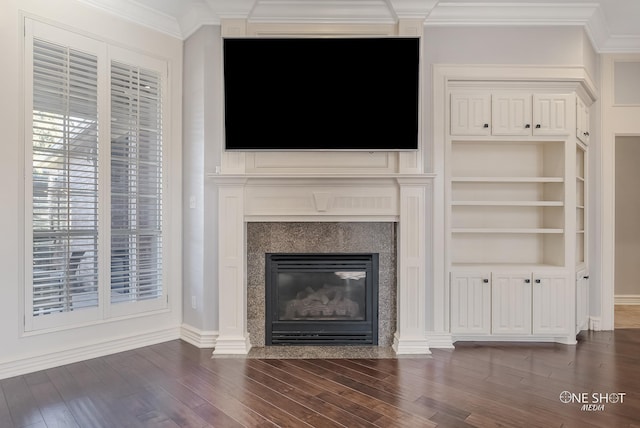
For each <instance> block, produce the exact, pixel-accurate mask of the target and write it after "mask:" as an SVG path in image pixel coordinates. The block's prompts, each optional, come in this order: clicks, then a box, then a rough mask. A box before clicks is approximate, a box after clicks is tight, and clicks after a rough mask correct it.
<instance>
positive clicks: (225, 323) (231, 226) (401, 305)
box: [208, 173, 435, 355]
mask: <svg viewBox="0 0 640 428" xmlns="http://www.w3.org/2000/svg"><path fill="white" fill-rule="evenodd" d="M208 178H209V179H210V181H211V183H212V184H214V185H215V186H216V187H217V190H218V219H217V220H218V290H219V297H218V299H219V300H218V302H219V336H218V339H217V341H216V346H215V349H214V354H215V355H223V354H246V353H248V352H249V349H250V348H251V344H250V341H249V335H248V333H247V309H246V308H247V284H246V262H247V260H246V227H245V224H246V223H247V222H252V221H279V222H287V221H296V222H299V221H309V222H310V221H319V222H323V221H324V222H344V221H350V222H367V221H389V222H397V223H398V245H397V248H398V257H397V275H398V277H397V289H398V296H397V314H398V319H397V331H396V333H395V335H394V343H393V349H394V350H395V352H396V353H397V354H428V353H430V351H429V345H428V342H427V331H426V313H427V308H428V305H427V300H426V295H427V293H426V290H427V288H428V281H429V280H430V275H428V273H427V266H428V265H429V264H430V263H429V262H428V261H429V260H430V257H431V248H432V206H433V204H432V202H431V201H432V193H433V179H434V178H435V175H433V174H344V173H339V174H332V173H327V174H278V175H275V174H274V175H272V174H237V175H236V174H233V175H232V174H210V175H208Z"/></svg>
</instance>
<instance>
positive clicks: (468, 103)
mask: <svg viewBox="0 0 640 428" xmlns="http://www.w3.org/2000/svg"><path fill="white" fill-rule="evenodd" d="M574 99H575V97H574V96H573V95H570V94H537V93H535V94H532V93H512V92H497V93H477V92H456V93H452V94H451V127H450V131H451V135H477V136H483V135H512V136H531V135H534V136H535V135H569V134H570V133H571V131H570V129H571V128H570V125H569V124H570V118H569V117H568V116H567V114H569V113H570V112H571V111H572V108H570V106H569V104H571V103H572V102H573V100H574Z"/></svg>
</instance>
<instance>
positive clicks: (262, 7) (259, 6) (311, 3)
mask: <svg viewBox="0 0 640 428" xmlns="http://www.w3.org/2000/svg"><path fill="white" fill-rule="evenodd" d="M247 19H248V20H249V21H252V22H300V23H305V22H324V23H328V22H331V23H338V22H357V23H385V24H388V23H394V22H396V20H397V18H396V16H395V14H394V12H393V10H392V9H390V8H389V4H388V3H387V2H386V1H385V0H341V1H337V0H258V1H256V3H255V5H254V7H253V9H252V10H251V13H250V14H249V16H248V17H247Z"/></svg>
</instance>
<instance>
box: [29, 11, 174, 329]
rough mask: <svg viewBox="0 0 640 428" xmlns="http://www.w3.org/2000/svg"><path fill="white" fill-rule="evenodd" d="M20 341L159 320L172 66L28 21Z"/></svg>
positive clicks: (164, 298) (164, 302)
mask: <svg viewBox="0 0 640 428" xmlns="http://www.w3.org/2000/svg"><path fill="white" fill-rule="evenodd" d="M24 66H25V74H26V76H29V78H28V79H27V80H26V81H25V118H26V120H25V123H26V126H27V129H26V135H27V137H26V147H25V154H26V157H25V168H26V170H27V173H26V174H25V183H26V186H25V190H26V192H27V196H26V198H25V213H26V216H25V217H26V219H27V220H26V222H25V226H26V229H27V230H25V238H26V248H25V260H26V261H27V262H26V264H25V272H26V276H25V278H26V281H25V331H35V330H40V329H50V328H62V327H65V326H71V325H77V324H86V323H95V322H100V321H101V320H106V319H109V318H118V317H122V316H127V317H128V316H135V315H138V314H140V315H141V314H144V313H150V312H153V311H160V310H166V308H167V307H168V304H169V300H168V293H167V288H166V278H167V277H168V275H169V274H170V272H169V271H168V269H167V267H166V265H167V263H166V260H165V258H166V257H167V254H170V253H169V251H168V250H166V249H165V248H163V244H164V237H165V234H166V233H168V232H167V227H168V226H169V225H168V224H167V223H166V222H165V221H164V220H163V215H165V214H166V212H167V204H166V201H167V197H168V196H167V194H165V191H164V190H165V189H166V188H167V177H166V173H164V170H163V166H164V162H166V159H165V156H163V150H164V149H165V146H166V142H165V141H164V140H163V132H166V125H165V124H164V123H163V112H164V111H166V110H167V109H166V108H163V103H166V102H167V99H166V96H164V94H165V93H166V92H167V91H165V89H164V88H165V85H166V84H167V78H168V66H167V62H166V61H164V60H161V59H158V58H154V57H150V56H146V55H144V54H141V53H140V52H136V51H131V50H129V49H125V48H122V47H118V46H112V45H109V44H108V43H106V42H103V41H100V40H97V39H95V38H91V37H86V36H84V35H81V34H76V33H73V32H70V31H67V30H65V29H61V28H57V27H55V26H52V25H49V24H45V23H42V22H39V21H36V20H31V19H29V18H27V19H26V20H25V64H24Z"/></svg>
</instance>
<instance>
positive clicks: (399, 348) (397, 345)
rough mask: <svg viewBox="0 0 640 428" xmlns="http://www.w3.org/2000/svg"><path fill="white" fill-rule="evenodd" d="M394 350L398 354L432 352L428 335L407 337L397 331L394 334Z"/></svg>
mask: <svg viewBox="0 0 640 428" xmlns="http://www.w3.org/2000/svg"><path fill="white" fill-rule="evenodd" d="M392 348H393V350H394V351H395V353H396V354H397V355H425V354H427V355H428V354H431V351H430V350H429V343H428V341H427V338H426V337H410V338H408V337H406V336H405V335H403V336H402V337H400V334H398V333H395V334H394V335H393V345H392Z"/></svg>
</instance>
